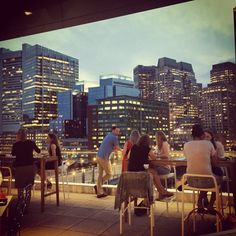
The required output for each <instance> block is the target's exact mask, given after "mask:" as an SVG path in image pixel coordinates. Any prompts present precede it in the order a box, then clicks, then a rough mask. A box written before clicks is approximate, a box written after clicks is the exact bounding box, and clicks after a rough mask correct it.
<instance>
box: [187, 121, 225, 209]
mask: <svg viewBox="0 0 236 236" xmlns="http://www.w3.org/2000/svg"><path fill="white" fill-rule="evenodd" d="M192 137H193V140H192V141H189V142H187V143H185V144H184V155H185V157H186V159H187V174H199V175H214V174H213V172H212V165H213V166H217V158H216V156H215V154H216V151H215V148H214V146H213V144H212V143H211V142H210V141H208V140H204V137H205V136H204V131H203V128H202V127H201V125H199V124H196V125H194V126H193V127H192ZM215 177H216V180H217V183H218V184H220V182H221V179H220V178H219V177H218V176H215ZM187 181H188V184H189V185H190V186H192V187H199V188H211V187H214V183H213V182H212V179H207V178H200V177H199V178H197V177H189V178H188V180H187ZM206 197H207V192H206V191H201V192H200V194H199V198H198V209H199V211H203V210H204V205H203V202H204V199H205V198H206ZM215 199H216V195H215V193H212V194H211V199H210V202H209V204H208V206H207V208H208V210H209V211H211V210H213V204H214V202H215Z"/></svg>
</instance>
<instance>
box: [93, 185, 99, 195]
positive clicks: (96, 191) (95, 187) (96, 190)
mask: <svg viewBox="0 0 236 236" xmlns="http://www.w3.org/2000/svg"><path fill="white" fill-rule="evenodd" d="M93 188H94V191H95V193H96V194H97V193H98V189H97V185H94V186H93Z"/></svg>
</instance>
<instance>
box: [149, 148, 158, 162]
mask: <svg viewBox="0 0 236 236" xmlns="http://www.w3.org/2000/svg"><path fill="white" fill-rule="evenodd" d="M148 157H149V159H150V160H156V159H157V156H156V154H155V153H154V152H153V150H152V149H151V150H150V151H149V153H148Z"/></svg>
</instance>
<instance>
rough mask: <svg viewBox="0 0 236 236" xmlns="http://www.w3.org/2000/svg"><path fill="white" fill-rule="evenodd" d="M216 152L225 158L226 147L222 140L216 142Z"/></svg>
mask: <svg viewBox="0 0 236 236" xmlns="http://www.w3.org/2000/svg"><path fill="white" fill-rule="evenodd" d="M216 153H217V157H218V158H219V159H224V158H225V149H224V146H223V144H222V143H221V142H216Z"/></svg>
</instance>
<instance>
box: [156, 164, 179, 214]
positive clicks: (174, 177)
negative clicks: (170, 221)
mask: <svg viewBox="0 0 236 236" xmlns="http://www.w3.org/2000/svg"><path fill="white" fill-rule="evenodd" d="M159 176H160V179H161V180H164V183H165V189H167V187H168V185H167V184H168V179H172V180H173V181H174V186H175V199H176V197H177V188H176V187H177V186H176V182H177V177H176V168H175V166H173V172H170V173H169V174H166V175H159ZM172 199H173V197H172V198H171V200H172ZM162 201H165V202H166V210H167V211H168V210H169V201H170V200H169V199H163V200H162ZM176 204H177V211H179V203H178V201H177V199H176Z"/></svg>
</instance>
